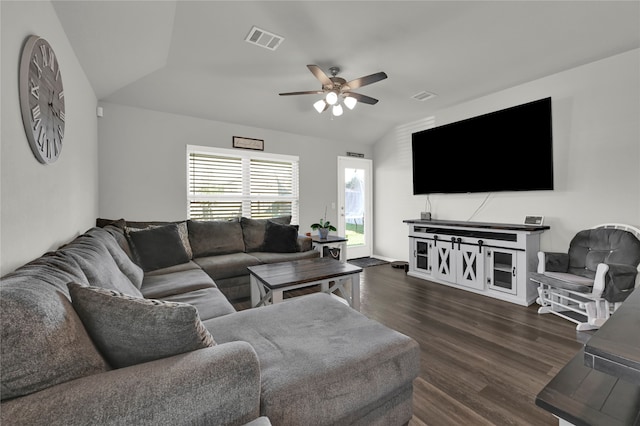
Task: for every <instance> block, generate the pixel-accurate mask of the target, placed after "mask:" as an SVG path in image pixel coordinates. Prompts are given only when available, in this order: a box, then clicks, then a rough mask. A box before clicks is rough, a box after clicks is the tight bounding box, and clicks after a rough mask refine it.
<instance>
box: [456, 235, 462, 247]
mask: <svg viewBox="0 0 640 426" xmlns="http://www.w3.org/2000/svg"><path fill="white" fill-rule="evenodd" d="M456 241H458V250H460V244H461V243H462V238H460V237H458V239H457V240H456Z"/></svg>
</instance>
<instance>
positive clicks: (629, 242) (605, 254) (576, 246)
mask: <svg viewBox="0 0 640 426" xmlns="http://www.w3.org/2000/svg"><path fill="white" fill-rule="evenodd" d="M599 263H618V264H623V265H632V266H634V267H637V266H638V264H639V263H640V240H638V239H637V238H636V237H635V236H634V235H633V234H632V233H631V232H629V231H624V230H621V229H612V228H595V229H586V230H584V231H580V232H578V233H577V234H576V236H575V237H573V239H572V240H571V243H570V246H569V272H571V273H572V274H576V275H582V276H587V274H585V272H584V271H585V270H587V271H591V272H595V270H596V269H597V267H598V264H599Z"/></svg>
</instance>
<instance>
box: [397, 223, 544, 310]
mask: <svg viewBox="0 0 640 426" xmlns="http://www.w3.org/2000/svg"><path fill="white" fill-rule="evenodd" d="M404 222H405V223H407V224H408V225H409V250H410V251H409V253H410V256H409V271H408V272H407V273H408V275H411V276H412V277H416V278H422V279H425V280H429V281H434V282H437V283H440V284H445V285H448V286H451V287H457V288H460V289H463V290H468V291H472V292H474V293H479V294H484V295H486V296H489V297H494V298H496V299H501V300H505V301H508V302H512V303H517V304H519V305H523V306H529V305H530V304H531V303H533V301H534V300H535V299H536V297H537V296H538V293H537V287H536V286H535V285H534V284H533V283H531V282H530V281H529V272H532V271H535V270H536V268H537V264H538V260H537V253H538V251H539V250H540V234H542V233H543V232H544V231H545V230H547V229H549V227H548V226H531V225H514V224H505V223H483V222H461V221H446V220H421V219H415V220H405V221H404Z"/></svg>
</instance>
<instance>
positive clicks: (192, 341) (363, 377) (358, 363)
mask: <svg viewBox="0 0 640 426" xmlns="http://www.w3.org/2000/svg"><path fill="white" fill-rule="evenodd" d="M241 222H242V221H239V223H240V226H242V223H241ZM245 222H246V223H247V224H248V225H249V226H253V229H254V231H256V230H257V231H256V232H257V233H256V234H255V235H254V237H255V238H254V239H253V240H250V239H246V238H243V239H242V243H243V244H244V246H243V247H242V248H241V247H240V243H239V242H238V241H237V240H236V242H235V243H234V244H236V247H237V251H232V252H229V251H227V249H225V248H224V246H225V244H230V238H228V235H227V234H225V231H228V229H226V230H225V229H223V228H224V225H221V224H220V223H195V222H182V223H162V224H154V225H152V226H145V227H144V229H139V230H137V231H136V230H134V228H135V226H127V224H124V226H123V224H122V222H120V223H111V224H105V223H101V225H105V226H104V227H103V228H101V227H96V228H92V229H90V230H88V231H87V232H86V233H84V234H82V235H80V236H78V237H77V238H75V239H74V240H73V241H71V242H70V243H68V244H66V245H64V246H62V247H60V248H59V249H58V250H56V251H53V252H50V253H46V254H44V255H43V256H41V257H39V258H38V259H35V260H33V261H31V262H29V263H28V264H26V265H23V266H22V267H20V268H18V269H17V270H16V271H14V272H12V273H9V274H7V275H6V276H4V277H2V280H1V282H0V337H1V338H2V346H1V347H0V378H1V384H0V396H1V398H2V402H1V405H0V423H1V424H3V425H45V424H46V425H58V424H59V425H86V424H153V425H161V424H171V425H180V424H201V425H242V424H251V425H268V424H273V425H303V424H304V425H308V424H314V425H347V424H357V425H376V424H378V425H401V424H406V423H407V422H408V421H409V420H410V418H411V415H412V389H413V388H412V382H413V379H414V378H415V377H416V376H417V374H418V370H419V365H420V362H419V352H420V351H419V347H418V345H417V343H416V342H415V341H414V340H413V339H411V338H409V337H407V336H405V335H403V334H400V333H398V332H396V331H394V330H391V329H389V328H387V327H385V326H383V325H381V324H380V323H378V322H376V321H373V320H371V319H369V318H367V317H366V316H364V315H362V314H360V313H358V312H356V311H354V310H352V309H351V308H349V307H348V306H346V305H344V304H343V303H340V302H339V301H336V300H335V299H334V298H332V297H331V296H328V295H326V294H322V293H318V294H312V295H307V296H304V297H300V298H296V299H292V300H291V301H285V302H283V303H280V304H277V305H271V306H267V307H261V308H256V309H248V310H244V311H240V312H236V310H235V309H234V307H233V305H232V304H231V303H230V302H229V300H228V298H227V297H226V296H225V294H224V293H223V292H222V291H221V289H220V288H219V287H218V285H217V284H218V279H215V278H212V276H214V277H216V276H221V275H216V274H219V273H220V271H219V270H218V268H221V269H224V268H229V269H233V268H239V267H237V266H233V267H232V266H230V264H231V263H232V262H231V260H230V256H229V255H230V254H240V253H242V254H248V253H253V254H249V255H250V256H251V257H255V258H256V259H259V261H260V262H263V263H264V262H269V261H278V259H285V260H286V259H290V258H291V257H287V256H292V257H293V258H297V256H302V255H304V254H302V255H301V254H300V253H305V252H307V251H311V250H301V249H300V243H299V242H298V241H299V239H298V237H297V231H295V233H294V230H295V228H293V227H291V226H290V225H288V224H286V223H281V222H277V221H266V220H264V221H261V222H255V223H250V222H249V221H248V220H245ZM285 222H286V220H285ZM133 225H135V224H133ZM146 225H151V224H146ZM228 226H230V227H236V229H237V226H236V225H228ZM140 228H142V225H141V226H140ZM260 228H262V229H263V231H260V230H259V229H260ZM205 236H206V237H205ZM274 236H276V237H277V238H276V239H279V240H281V241H279V242H274V241H270V240H272V239H273V238H274ZM261 239H262V240H263V241H262V242H260V240H261ZM247 242H249V243H250V244H251V243H253V244H254V246H252V247H259V249H256V250H255V251H248V250H247V246H248V244H247ZM267 243H268V244H267ZM207 244H208V246H207ZM303 244H304V239H303ZM207 247H208V248H207ZM270 249H273V250H275V251H268V250H270ZM294 249H295V250H294ZM207 250H209V252H208V253H207ZM216 250H217V252H216ZM234 250H235V249H234ZM265 250H266V251H265ZM213 252H215V254H211V253H213ZM225 252H226V253H225ZM202 253H207V254H206V255H202V256H199V254H202ZM307 255H313V253H311V254H307ZM207 257H218V258H219V259H217V261H214V259H208V260H207V261H205V258H207ZM240 257H241V258H243V259H245V260H247V261H248V260H249V259H247V258H246V256H240ZM251 262H254V261H253V260H251ZM245 268H246V266H245ZM239 276H241V275H240V274H236V275H232V274H231V273H230V272H229V273H227V274H226V277H229V278H232V277H239ZM223 279H224V278H221V280H223ZM235 282H236V283H237V282H238V280H237V279H236V281H235Z"/></svg>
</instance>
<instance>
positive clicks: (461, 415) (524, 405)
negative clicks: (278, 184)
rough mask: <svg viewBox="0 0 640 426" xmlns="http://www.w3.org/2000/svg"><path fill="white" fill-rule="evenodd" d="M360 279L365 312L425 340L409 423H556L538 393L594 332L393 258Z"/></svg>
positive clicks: (419, 425)
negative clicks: (414, 272)
mask: <svg viewBox="0 0 640 426" xmlns="http://www.w3.org/2000/svg"><path fill="white" fill-rule="evenodd" d="M360 285H361V290H360V295H361V309H360V311H361V312H362V313H363V314H365V315H366V316H368V317H369V318H372V319H375V320H377V321H380V322H381V323H383V324H385V325H387V326H388V327H390V328H393V329H395V330H398V331H400V332H401V333H404V334H406V335H408V336H411V337H413V338H414V339H415V340H416V341H417V342H418V343H419V344H420V348H421V351H422V355H421V371H420V376H419V377H418V378H417V379H416V380H415V381H414V393H413V395H414V408H413V413H414V415H413V419H412V420H411V422H410V423H409V425H410V426H422V425H430V426H431V425H557V424H558V421H557V419H556V418H555V417H553V416H552V415H551V414H550V413H548V412H547V411H544V410H542V409H541V408H538V407H537V406H536V405H535V402H534V401H535V396H536V395H537V393H538V392H540V390H542V388H543V387H544V386H545V385H546V384H547V383H548V381H549V380H550V379H551V378H552V377H553V376H554V375H555V374H556V373H557V372H558V371H559V369H560V368H562V366H564V364H565V363H567V362H568V361H569V360H570V359H571V358H572V357H573V355H575V354H576V353H577V352H578V351H579V350H580V348H581V347H582V345H583V343H584V342H585V341H586V340H587V339H588V338H589V337H590V335H591V334H592V333H593V332H581V333H578V332H576V330H575V327H574V325H573V324H572V323H571V322H569V321H566V320H563V319H561V318H559V317H556V316H554V315H538V313H537V312H536V311H537V305H535V304H534V305H532V306H529V307H523V306H518V305H514V304H512V303H508V302H502V301H499V300H496V299H492V298H489V297H486V296H481V295H477V294H473V293H470V292H466V291H463V290H458V289H455V288H451V287H447V286H443V285H439V284H435V283H432V282H428V281H424V280H420V279H417V278H413V277H409V276H407V275H406V274H405V273H404V271H403V270H402V269H394V268H391V266H390V265H380V266H374V267H370V268H365V269H364V270H363V273H362V275H361V279H360ZM299 294H300V292H299V291H298V292H297V293H294V292H292V294H291V295H292V296H294V295H299ZM285 297H286V296H285ZM235 306H236V309H239V310H241V309H246V308H248V306H249V302H248V301H245V302H241V303H238V304H235Z"/></svg>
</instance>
